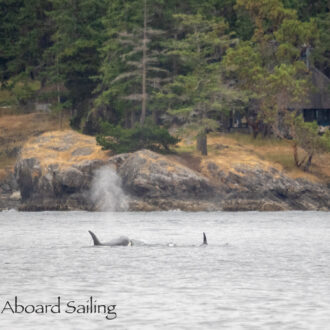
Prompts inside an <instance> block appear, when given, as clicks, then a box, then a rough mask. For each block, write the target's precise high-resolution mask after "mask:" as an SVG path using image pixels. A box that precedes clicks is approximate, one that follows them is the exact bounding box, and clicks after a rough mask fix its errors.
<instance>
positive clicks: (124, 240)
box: [88, 230, 132, 246]
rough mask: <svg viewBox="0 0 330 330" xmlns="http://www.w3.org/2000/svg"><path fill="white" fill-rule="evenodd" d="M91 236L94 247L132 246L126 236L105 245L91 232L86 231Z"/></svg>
mask: <svg viewBox="0 0 330 330" xmlns="http://www.w3.org/2000/svg"><path fill="white" fill-rule="evenodd" d="M88 232H89V233H90V235H91V236H92V239H93V243H94V245H95V246H129V245H132V241H131V240H130V239H129V238H128V237H127V236H120V237H118V238H116V239H113V240H111V241H109V242H106V243H101V242H100V241H99V239H98V238H97V237H96V235H95V234H94V233H93V232H92V231H90V230H89V231H88Z"/></svg>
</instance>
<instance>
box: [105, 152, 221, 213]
mask: <svg viewBox="0 0 330 330" xmlns="http://www.w3.org/2000/svg"><path fill="white" fill-rule="evenodd" d="M109 163H110V164H113V165H115V166H116V169H117V173H118V174H119V176H120V177H121V178H122V184H123V188H124V190H125V191H126V192H127V193H128V194H129V195H130V196H131V199H132V202H131V209H134V210H170V209H181V210H194V211H198V210H214V209H220V205H216V203H214V202H213V203H210V200H214V199H215V198H214V197H215V196H216V193H215V192H216V187H215V186H214V185H213V184H212V183H211V181H210V180H209V179H208V178H206V177H205V176H203V175H202V174H200V173H197V172H195V171H193V170H191V169H190V168H188V167H186V166H183V165H182V164H180V163H178V162H175V161H172V160H170V159H168V158H167V157H166V156H162V155H159V154H157V153H154V152H152V151H149V150H140V151H137V152H134V153H130V154H124V155H119V156H115V157H112V158H110V160H109ZM219 197H220V195H218V196H217V198H216V199H217V200H219Z"/></svg>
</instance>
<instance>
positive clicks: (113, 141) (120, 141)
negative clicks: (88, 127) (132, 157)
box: [96, 122, 180, 154]
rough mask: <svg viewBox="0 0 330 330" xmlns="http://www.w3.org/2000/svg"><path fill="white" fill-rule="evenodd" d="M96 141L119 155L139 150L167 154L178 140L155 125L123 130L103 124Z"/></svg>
mask: <svg viewBox="0 0 330 330" xmlns="http://www.w3.org/2000/svg"><path fill="white" fill-rule="evenodd" d="M96 141H97V143H98V144H100V145H101V146H102V147H103V149H110V150H112V151H113V152H114V153H116V154H119V153H124V152H132V151H137V150H140V149H150V150H153V151H162V152H168V151H169V146H170V145H175V144H177V143H178V142H179V141H180V140H179V139H178V138H176V137H173V136H171V135H170V133H169V132H168V130H167V129H165V128H162V127H159V126H155V125H148V126H146V125H145V126H136V127H134V128H130V129H125V128H122V127H120V126H114V125H111V124H109V123H106V122H103V123H101V134H99V135H98V136H97V137H96Z"/></svg>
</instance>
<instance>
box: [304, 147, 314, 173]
mask: <svg viewBox="0 0 330 330" xmlns="http://www.w3.org/2000/svg"><path fill="white" fill-rule="evenodd" d="M313 155H314V153H313V152H311V153H310V154H309V155H308V159H307V162H306V163H305V165H304V168H303V170H304V171H305V172H308V170H309V168H310V166H311V165H312V159H313Z"/></svg>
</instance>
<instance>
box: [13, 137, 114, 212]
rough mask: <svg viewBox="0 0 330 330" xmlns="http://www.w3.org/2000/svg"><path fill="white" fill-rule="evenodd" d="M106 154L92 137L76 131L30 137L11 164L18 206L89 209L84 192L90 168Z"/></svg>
mask: <svg viewBox="0 0 330 330" xmlns="http://www.w3.org/2000/svg"><path fill="white" fill-rule="evenodd" d="M108 158H109V157H108V155H107V154H106V153H105V152H103V151H102V150H101V148H100V147H99V146H97V145H96V142H95V139H94V138H92V137H88V136H84V135H81V134H79V133H76V132H72V131H58V132H50V133H45V134H43V135H41V136H39V137H37V138H34V139H32V140H31V141H29V142H28V143H27V144H26V145H25V146H24V147H23V149H22V151H21V154H20V156H19V158H18V160H17V162H16V166H15V176H16V180H17V183H18V186H19V189H20V192H21V198H22V204H21V206H20V209H22V210H71V209H92V208H93V205H92V203H91V202H90V200H89V198H88V195H87V194H86V192H87V191H88V189H89V187H90V184H91V181H92V179H93V172H94V170H95V169H97V168H99V167H100V166H102V165H104V164H105V163H106V161H107V159H108Z"/></svg>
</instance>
